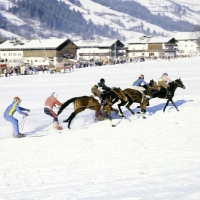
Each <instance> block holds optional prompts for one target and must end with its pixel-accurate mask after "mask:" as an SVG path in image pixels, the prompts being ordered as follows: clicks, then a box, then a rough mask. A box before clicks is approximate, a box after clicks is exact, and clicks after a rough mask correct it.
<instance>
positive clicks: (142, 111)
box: [140, 102, 146, 119]
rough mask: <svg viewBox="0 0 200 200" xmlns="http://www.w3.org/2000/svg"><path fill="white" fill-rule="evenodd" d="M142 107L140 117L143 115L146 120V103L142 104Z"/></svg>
mask: <svg viewBox="0 0 200 200" xmlns="http://www.w3.org/2000/svg"><path fill="white" fill-rule="evenodd" d="M140 107H141V112H140V115H142V118H143V119H146V117H145V113H146V103H145V102H144V103H141V104H140Z"/></svg>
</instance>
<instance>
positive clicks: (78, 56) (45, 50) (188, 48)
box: [0, 32, 200, 77]
mask: <svg viewBox="0 0 200 200" xmlns="http://www.w3.org/2000/svg"><path fill="white" fill-rule="evenodd" d="M198 38H199V32H178V33H175V34H174V36H173V37H150V36H145V35H144V36H142V37H139V38H133V39H129V40H127V41H125V42H123V41H120V40H119V39H107V38H101V37H99V36H96V37H94V38H91V39H89V40H78V41H73V40H72V39H34V40H26V39H24V38H20V39H17V38H14V39H13V40H6V41H5V42H3V43H2V44H0V74H1V76H6V77H8V76H12V75H30V74H37V73H38V71H43V73H44V72H47V73H48V72H49V73H51V74H53V73H56V72H57V73H65V72H72V71H73V69H74V68H84V67H96V66H105V65H115V64H119V63H120V64H123V63H130V62H146V61H149V60H157V61H160V60H163V59H164V60H170V59H179V58H184V57H192V56H199V55H200V54H199V44H198V40H199V39H198Z"/></svg>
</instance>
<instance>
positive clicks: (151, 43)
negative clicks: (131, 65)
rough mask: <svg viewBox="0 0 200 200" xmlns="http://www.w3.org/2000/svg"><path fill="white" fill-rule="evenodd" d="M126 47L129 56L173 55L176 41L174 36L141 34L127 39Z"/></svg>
mask: <svg viewBox="0 0 200 200" xmlns="http://www.w3.org/2000/svg"><path fill="white" fill-rule="evenodd" d="M126 47H127V55H128V57H129V58H132V57H166V56H175V55H176V51H177V50H176V48H177V41H176V40H175V38H167V37H148V36H143V37H140V38H135V39H130V40H128V41H127V42H126Z"/></svg>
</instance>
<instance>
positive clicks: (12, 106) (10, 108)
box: [4, 97, 30, 138]
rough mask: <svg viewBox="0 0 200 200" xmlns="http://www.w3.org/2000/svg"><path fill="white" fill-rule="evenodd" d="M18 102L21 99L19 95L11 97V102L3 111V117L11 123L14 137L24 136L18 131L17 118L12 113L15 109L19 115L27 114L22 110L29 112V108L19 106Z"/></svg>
mask: <svg viewBox="0 0 200 200" xmlns="http://www.w3.org/2000/svg"><path fill="white" fill-rule="evenodd" d="M20 103H21V99H20V98H19V97H15V98H14V99H13V102H12V103H11V104H10V105H9V106H8V107H7V108H6V110H5V112H4V118H5V119H6V120H7V121H9V122H11V123H12V125H13V131H14V137H16V138H21V137H24V135H23V134H21V133H20V132H19V124H18V120H17V119H16V118H14V117H13V114H14V113H15V112H16V111H17V112H18V113H20V114H21V115H25V116H28V113H25V112H23V111H27V112H30V110H29V109H26V108H22V107H20V106H19V104H20Z"/></svg>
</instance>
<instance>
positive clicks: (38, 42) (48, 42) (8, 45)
mask: <svg viewBox="0 0 200 200" xmlns="http://www.w3.org/2000/svg"><path fill="white" fill-rule="evenodd" d="M67 40H68V39H35V40H25V39H21V40H19V39H17V41H16V42H15V41H14V40H7V41H5V42H4V43H2V44H0V49H1V50H3V49H41V48H45V49H56V48H57V47H59V46H60V45H61V44H63V43H64V42H65V41H67Z"/></svg>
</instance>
